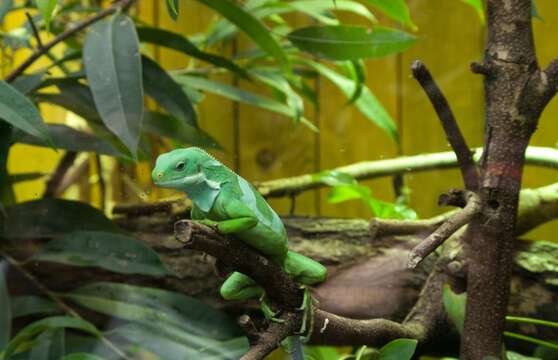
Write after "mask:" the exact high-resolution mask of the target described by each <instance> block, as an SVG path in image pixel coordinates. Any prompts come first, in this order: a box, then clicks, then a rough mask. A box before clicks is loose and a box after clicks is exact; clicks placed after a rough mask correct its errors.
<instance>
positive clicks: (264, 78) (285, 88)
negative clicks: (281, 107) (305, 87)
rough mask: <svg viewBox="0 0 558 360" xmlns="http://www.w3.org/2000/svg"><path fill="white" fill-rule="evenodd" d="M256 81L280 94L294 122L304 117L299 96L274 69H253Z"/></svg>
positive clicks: (281, 74) (302, 103)
mask: <svg viewBox="0 0 558 360" xmlns="http://www.w3.org/2000/svg"><path fill="white" fill-rule="evenodd" d="M251 74H253V75H254V76H255V77H256V78H257V79H258V80H260V81H261V82H263V83H264V84H267V85H268V86H270V87H272V88H273V89H275V90H277V91H279V92H281V93H282V94H283V95H284V96H285V97H286V99H287V106H288V107H290V108H291V109H293V110H294V113H295V116H294V120H295V122H297V123H298V122H299V121H300V119H301V117H302V116H304V101H302V98H301V97H300V95H298V94H297V93H296V91H294V90H293V88H292V87H291V85H290V84H289V82H288V81H287V80H286V79H285V75H284V74H283V73H282V72H280V71H277V70H276V69H270V68H267V69H264V68H260V69H253V70H252V71H251Z"/></svg>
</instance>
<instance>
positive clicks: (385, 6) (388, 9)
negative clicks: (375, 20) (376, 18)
mask: <svg viewBox="0 0 558 360" xmlns="http://www.w3.org/2000/svg"><path fill="white" fill-rule="evenodd" d="M367 1H368V3H369V4H370V5H372V6H373V7H375V8H376V9H378V10H380V11H381V12H383V13H384V14H386V15H387V16H389V17H390V18H392V19H394V20H395V21H399V22H400V23H402V24H404V25H405V26H407V27H408V28H410V29H411V30H413V31H416V30H417V29H418V28H417V26H416V25H415V24H414V23H413V20H411V14H410V12H409V7H408V6H407V4H406V3H405V0H367Z"/></svg>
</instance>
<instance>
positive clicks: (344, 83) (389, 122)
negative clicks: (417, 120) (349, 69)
mask: <svg viewBox="0 0 558 360" xmlns="http://www.w3.org/2000/svg"><path fill="white" fill-rule="evenodd" d="M305 63H306V64H308V65H309V66H310V67H312V68H314V69H315V70H316V71H318V72H319V73H320V74H322V75H323V76H324V77H326V78H327V79H328V80H329V81H331V82H332V83H334V84H335V85H336V86H337V87H338V88H339V90H341V92H342V93H343V94H345V96H346V97H347V98H350V97H351V96H352V95H353V94H354V93H355V83H354V82H352V81H351V80H350V79H348V78H346V77H345V76H343V75H341V74H339V73H338V72H336V71H334V70H332V69H330V68H329V67H327V66H325V65H322V64H320V63H317V62H313V61H306V62H305ZM355 106H356V107H357V109H358V110H359V111H360V112H361V113H362V114H363V115H364V116H366V118H368V119H369V120H370V121H372V122H373V123H374V124H376V125H377V126H378V127H380V128H381V129H383V130H384V131H386V132H387V133H388V135H389V136H390V137H391V138H392V139H393V140H394V141H395V142H396V143H398V142H399V134H398V133H397V126H396V125H395V122H394V121H393V119H392V118H391V116H390V115H389V114H388V112H387V111H386V109H385V108H384V107H383V106H382V104H381V103H380V102H379V101H378V99H377V98H376V97H375V96H374V94H373V93H372V91H371V90H370V89H369V88H368V87H367V86H363V88H362V93H361V95H360V96H359V97H358V99H357V100H356V101H355Z"/></svg>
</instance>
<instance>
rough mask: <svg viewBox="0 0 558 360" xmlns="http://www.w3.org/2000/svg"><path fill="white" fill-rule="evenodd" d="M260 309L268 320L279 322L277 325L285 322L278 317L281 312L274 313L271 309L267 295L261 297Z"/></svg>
mask: <svg viewBox="0 0 558 360" xmlns="http://www.w3.org/2000/svg"><path fill="white" fill-rule="evenodd" d="M260 307H261V309H262V312H263V314H264V316H265V318H266V319H268V320H270V321H273V322H277V323H284V322H285V320H284V319H279V318H278V317H277V315H278V314H279V313H280V311H273V310H272V309H271V306H269V304H268V303H267V298H266V295H265V293H264V294H263V295H262V296H261V297H260Z"/></svg>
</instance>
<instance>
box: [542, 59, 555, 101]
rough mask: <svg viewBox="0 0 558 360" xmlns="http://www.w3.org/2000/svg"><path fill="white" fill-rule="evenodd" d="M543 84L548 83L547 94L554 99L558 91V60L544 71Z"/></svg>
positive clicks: (553, 61)
mask: <svg viewBox="0 0 558 360" xmlns="http://www.w3.org/2000/svg"><path fill="white" fill-rule="evenodd" d="M543 74H544V78H543V82H546V84H544V85H546V86H545V87H546V92H547V94H548V96H549V97H550V98H552V97H553V96H554V95H555V94H556V92H557V91H558V58H556V59H554V60H552V62H550V64H548V66H547V67H546V69H544V71H543Z"/></svg>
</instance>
